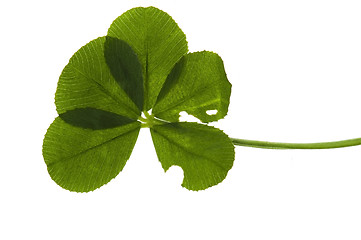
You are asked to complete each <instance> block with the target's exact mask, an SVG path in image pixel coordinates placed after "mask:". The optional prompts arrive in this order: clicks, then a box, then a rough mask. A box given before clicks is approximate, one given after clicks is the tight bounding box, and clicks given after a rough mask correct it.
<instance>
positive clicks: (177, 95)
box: [152, 51, 231, 123]
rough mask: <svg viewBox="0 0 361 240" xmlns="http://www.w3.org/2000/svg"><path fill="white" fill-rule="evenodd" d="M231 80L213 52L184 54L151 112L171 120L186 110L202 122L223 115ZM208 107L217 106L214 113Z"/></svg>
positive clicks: (226, 106)
mask: <svg viewBox="0 0 361 240" xmlns="http://www.w3.org/2000/svg"><path fill="white" fill-rule="evenodd" d="M230 95H231V84H230V83H229V82H228V80H227V76H226V73H225V71H224V67H223V61H222V59H221V58H220V57H219V56H218V55H217V54H215V53H212V52H206V51H203V52H196V53H190V54H187V55H185V56H184V57H183V58H182V59H181V60H180V61H179V62H178V63H177V65H176V66H175V67H174V68H173V70H172V72H171V73H170V74H169V76H168V78H167V80H166V82H165V84H164V86H163V88H162V90H161V92H160V94H159V96H158V99H157V102H156V104H155V106H154V108H153V111H152V113H153V114H154V115H155V116H156V117H158V118H161V119H165V120H167V121H171V122H177V121H178V120H179V113H180V112H181V111H186V112H187V113H188V114H191V115H193V116H195V117H197V118H198V119H200V120H201V121H202V122H206V123H207V122H212V121H216V120H219V119H221V118H224V116H226V114H227V111H228V105H229V98H230ZM207 110H217V113H216V114H214V115H210V114H207Z"/></svg>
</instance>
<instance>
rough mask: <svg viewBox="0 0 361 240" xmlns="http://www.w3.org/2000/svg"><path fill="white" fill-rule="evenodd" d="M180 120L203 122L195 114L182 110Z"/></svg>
mask: <svg viewBox="0 0 361 240" xmlns="http://www.w3.org/2000/svg"><path fill="white" fill-rule="evenodd" d="M179 121H181V122H197V123H201V121H200V120H199V119H198V118H196V117H195V116H193V115H190V114H188V113H187V112H186V111H182V112H180V113H179Z"/></svg>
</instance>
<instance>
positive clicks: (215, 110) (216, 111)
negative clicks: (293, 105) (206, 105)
mask: <svg viewBox="0 0 361 240" xmlns="http://www.w3.org/2000/svg"><path fill="white" fill-rule="evenodd" d="M206 113H207V114H208V115H210V116H211V115H216V114H217V113H218V110H217V109H214V110H207V111H206Z"/></svg>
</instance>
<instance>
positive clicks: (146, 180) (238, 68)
mask: <svg viewBox="0 0 361 240" xmlns="http://www.w3.org/2000/svg"><path fill="white" fill-rule="evenodd" d="M150 5H153V6H156V7H158V8H160V9H162V10H164V11H166V12H168V13H169V14H170V15H171V16H172V17H173V18H174V19H175V20H176V22H177V23H178V24H179V25H180V27H181V28H182V30H183V31H184V32H185V33H186V35H187V40H188V42H189V49H190V51H191V52H192V51H200V50H211V51H214V52H217V53H218V54H219V55H220V56H221V57H222V58H223V60H224V63H225V68H226V72H227V75H228V78H229V80H230V82H231V83H232V85H233V87H232V96H231V104H230V108H229V114H228V116H227V117H226V118H225V119H224V120H221V121H219V122H218V123H216V124H215V125H216V126H217V127H219V128H221V129H223V130H224V131H225V132H226V133H228V134H229V135H230V136H231V137H238V138H246V139H255V140H268V141H282V142H317V141H333V140H342V139H348V138H356V137H361V125H360V122H361V114H360V103H361V95H360V82H361V14H360V12H361V3H360V1H347V0H338V1H332V0H328V1H321V0H302V1H289V0H287V1H286V0H285V1H280V0H272V1H269V0H264V1H261V0H252V1H243V0H240V1H226V0H222V1H219V0H217V1H209V0H208V1H201V0H191V1H188V0H182V1H176V0H162V1H161V0H159V1H145V0H144V1H136V0H117V1H105V0H102V1H100V0H98V1H90V0H87V1H65V0H63V1H3V2H2V3H0V27H1V28H0V31H1V32H0V34H1V35H0V37H1V38H0V42H1V44H0V61H1V68H0V69H1V70H0V81H1V82H0V104H1V105H0V106H1V116H0V122H1V125H0V126H1V135H0V136H1V139H2V143H1V151H0V161H1V162H0V163H1V164H0V184H1V185H0V186H1V188H0V220H1V223H0V239H6V240H7V239H52V240H53V239H55V240H56V239H70V240H71V239H226V240H228V239H245V240H256V239H262V240H263V239H277V240H282V239H287V240H289V239H291V240H292V239H308V240H310V239H317V240H319V239H348V240H351V239H361V174H360V171H361V147H351V148H344V149H333V150H264V149H251V148H244V147H237V148H236V159H235V162H234V167H233V168H232V169H231V170H230V171H229V174H228V176H227V178H226V179H225V180H224V181H223V182H222V183H221V184H219V185H217V186H215V187H212V188H210V189H208V190H206V191H200V192H191V191H188V190H186V189H184V188H182V187H181V186H180V184H181V182H182V178H183V172H182V170H181V169H180V168H178V167H172V168H171V169H170V170H169V171H168V172H167V173H164V172H163V169H162V168H161V165H160V163H159V162H158V160H157V157H156V153H155V151H154V148H153V145H152V142H151V139H150V134H149V131H148V130H146V129H145V130H142V131H141V133H140V136H139V139H138V142H137V144H136V146H135V148H134V151H133V154H132V156H131V158H130V160H129V161H128V163H127V165H126V166H125V168H124V170H123V171H122V172H121V173H120V174H119V175H118V177H117V178H115V179H114V180H112V181H111V182H110V183H109V184H107V185H105V186H103V187H102V188H100V189H98V190H96V191H94V192H92V193H88V194H79V193H72V192H68V191H66V190H64V189H62V188H60V187H59V186H57V185H56V184H55V183H54V182H53V181H52V180H51V179H50V177H49V175H48V173H47V170H46V165H45V164H44V161H43V158H42V154H41V148H42V140H43V137H44V134H45V132H46V129H47V127H48V126H49V125H50V123H51V122H52V121H53V119H54V118H55V117H56V115H57V114H56V111H55V105H54V94H55V91H56V85H57V80H58V77H59V75H60V73H61V71H62V69H63V67H64V66H65V65H66V64H67V62H68V60H69V58H70V57H71V56H72V54H73V53H75V52H76V51H77V50H78V49H79V48H80V47H81V46H83V45H84V44H86V43H87V42H89V41H90V40H92V39H95V38H97V37H99V36H102V35H105V34H106V32H107V29H108V27H109V25H110V24H111V23H112V21H113V20H114V19H115V18H116V17H118V16H119V15H121V14H122V13H123V12H125V11H126V10H128V9H130V8H132V7H136V6H150Z"/></svg>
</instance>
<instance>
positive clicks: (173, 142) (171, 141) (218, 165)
mask: <svg viewBox="0 0 361 240" xmlns="http://www.w3.org/2000/svg"><path fill="white" fill-rule="evenodd" d="M151 130H153V131H154V132H155V133H157V134H159V135H160V136H162V137H163V138H165V139H166V140H168V141H169V142H170V143H171V144H173V145H176V146H179V147H180V148H181V149H182V150H183V151H185V152H187V153H190V154H193V155H195V156H197V157H201V158H204V159H206V160H208V161H210V162H212V163H214V164H215V165H216V166H217V167H218V168H221V169H222V170H224V171H228V169H226V168H225V167H223V166H222V165H220V164H219V163H218V162H217V161H215V160H214V159H212V158H210V157H208V156H203V155H201V154H198V153H195V152H193V151H189V150H188V149H187V148H185V147H183V146H182V145H181V144H179V143H177V142H175V141H173V140H171V139H170V138H168V137H167V136H165V135H164V134H161V133H160V132H159V131H157V130H155V129H154V128H153V129H151ZM186 160H188V159H186Z"/></svg>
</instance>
